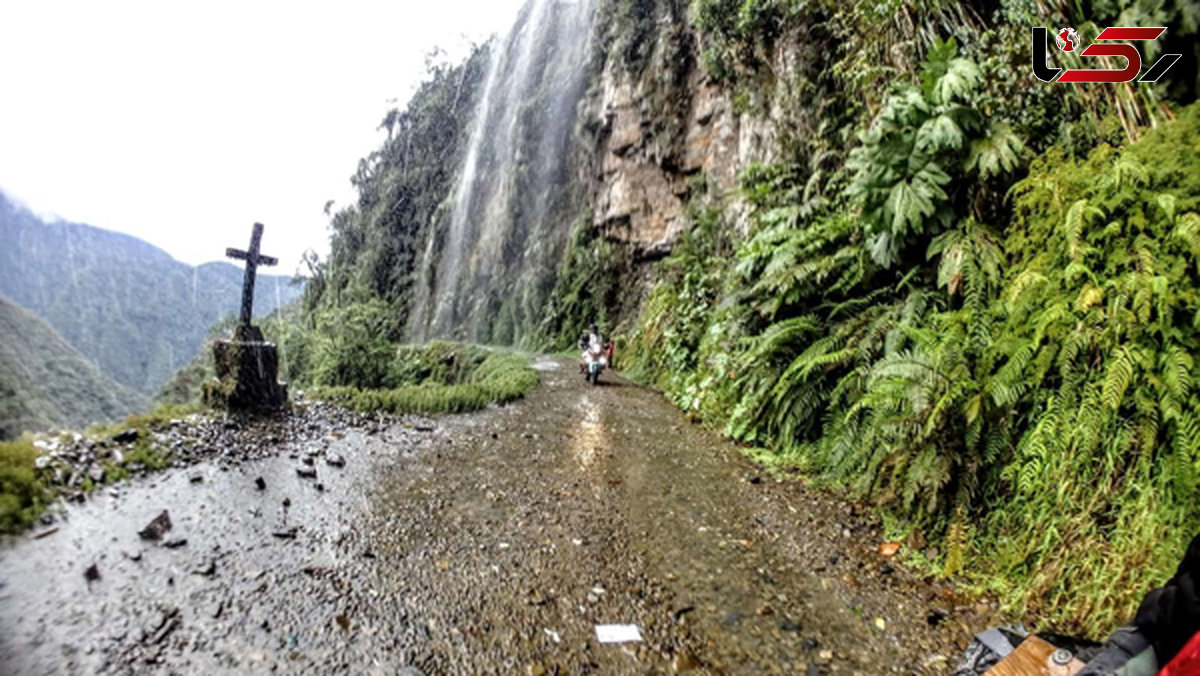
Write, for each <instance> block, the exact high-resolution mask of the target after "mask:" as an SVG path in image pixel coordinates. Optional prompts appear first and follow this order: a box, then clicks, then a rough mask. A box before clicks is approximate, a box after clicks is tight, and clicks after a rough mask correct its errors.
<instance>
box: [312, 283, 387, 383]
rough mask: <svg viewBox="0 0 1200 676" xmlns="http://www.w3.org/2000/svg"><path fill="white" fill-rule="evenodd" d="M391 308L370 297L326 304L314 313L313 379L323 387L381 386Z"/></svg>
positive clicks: (385, 377)
mask: <svg viewBox="0 0 1200 676" xmlns="http://www.w3.org/2000/svg"><path fill="white" fill-rule="evenodd" d="M391 321H392V319H391V312H390V310H389V308H388V306H387V304H386V303H384V302H382V301H379V300H373V301H368V302H363V303H355V304H352V305H346V306H344V307H333V308H326V309H324V310H322V311H320V312H319V313H318V314H317V330H316V338H315V343H316V344H315V348H314V355H313V382H314V383H315V384H317V385H319V386H324V387H367V388H377V387H383V386H384V385H385V384H386V382H387V380H388V370H389V368H390V367H391V363H392V354H393V350H394V348H393V346H392V343H390V342H389V341H388V337H387V336H388V328H389V327H390V326H391Z"/></svg>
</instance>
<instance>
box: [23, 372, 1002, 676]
mask: <svg viewBox="0 0 1200 676" xmlns="http://www.w3.org/2000/svg"><path fill="white" fill-rule="evenodd" d="M538 367H539V369H540V370H542V379H543V384H542V386H541V387H539V388H538V389H537V390H535V391H534V392H533V393H532V394H531V395H529V396H528V397H527V398H526V399H525V400H523V401H520V402H517V403H515V404H513V405H510V406H507V407H502V408H491V409H488V410H485V411H481V412H478V413H474V414H467V415H461V416H447V417H443V418H439V419H436V420H433V421H430V420H417V419H397V420H393V421H388V422H385V423H382V424H380V423H377V422H372V423H369V424H363V423H362V421H361V420H358V421H357V424H348V423H340V424H339V423H338V421H344V420H347V419H351V420H354V419H353V418H350V417H338V416H331V415H330V414H329V412H328V411H327V410H325V409H324V408H323V407H313V408H312V409H310V410H309V411H307V412H304V413H301V414H298V415H299V416H308V417H315V418H316V419H315V420H312V421H303V420H302V421H295V420H293V421H290V422H289V423H288V424H289V425H291V427H290V428H289V429H295V428H297V427H299V428H302V429H317V430H320V435H309V437H310V438H306V439H303V440H296V439H290V440H289V439H287V438H280V437H279V435H277V434H276V435H273V436H274V437H275V440H274V441H267V442H264V444H263V447H262V448H260V449H258V451H257V452H255V453H254V454H253V457H251V458H250V459H247V460H245V461H242V462H225V461H224V460H222V461H218V460H216V459H214V460H213V461H211V462H201V463H200V464H198V465H195V466H193V467H191V468H188V469H183V468H180V469H172V470H168V471H166V472H163V473H161V474H158V475H152V476H149V477H146V478H141V479H137V480H135V481H132V482H129V483H127V484H124V485H123V486H122V488H121V489H120V490H119V491H116V492H113V493H109V492H107V491H104V492H99V493H98V494H97V495H96V496H94V497H92V498H91V499H89V500H88V501H87V502H86V503H85V504H83V505H80V506H77V507H71V508H70V511H69V512H68V518H67V519H66V520H65V521H62V522H60V523H58V524H56V525H55V527H56V528H57V529H58V530H57V531H54V532H50V533H49V534H48V535H46V536H45V537H41V538H38V537H36V536H37V535H38V531H36V530H35V531H34V532H31V533H30V534H29V535H26V536H22V537H19V538H15V539H13V540H12V541H11V542H9V543H7V544H6V545H4V546H3V548H0V665H3V666H0V670H8V671H7V672H5V673H12V674H42V673H45V674H73V673H108V674H127V673H136V674H142V673H147V674H157V673H164V674H165V673H172V672H178V673H205V674H222V673H228V674H233V673H238V674H241V673H265V672H273V673H297V674H299V673H352V674H359V673H377V674H389V675H394V674H398V673H406V674H417V673H420V674H425V675H426V676H435V675H436V674H590V673H595V674H645V673H663V674H668V673H695V674H706V673H707V674H795V673H801V674H893V673H895V674H925V673H929V674H940V673H946V672H948V671H949V669H950V667H951V666H952V664H953V662H954V661H955V660H956V659H957V655H958V653H959V650H960V648H961V647H962V646H964V645H965V641H966V639H967V637H968V636H969V635H970V633H971V632H972V631H974V630H977V629H979V628H982V626H983V624H984V623H985V622H986V618H982V617H980V616H979V615H978V614H977V613H980V612H984V613H986V612H987V609H980V608H977V607H976V606H974V605H965V604H962V605H960V603H959V602H957V601H956V598H955V597H954V595H953V594H952V593H951V592H950V590H948V589H945V588H942V587H940V586H938V585H934V584H930V583H927V582H924V581H922V580H920V579H918V578H916V577H915V576H914V575H912V574H910V573H908V572H906V571H905V570H904V569H903V568H901V567H899V566H897V565H896V564H895V560H894V559H889V558H885V557H883V556H881V555H880V554H879V553H877V551H876V547H877V545H878V544H879V543H880V542H881V536H880V534H879V532H878V529H877V526H876V525H874V522H873V520H872V519H871V518H870V516H869V511H868V510H865V509H860V508H858V507H856V506H854V505H850V504H848V503H844V502H840V501H837V500H835V499H832V498H828V497H824V496H822V495H820V494H818V493H816V492H813V491H809V490H806V489H804V488H803V487H802V486H801V485H800V484H799V483H798V482H790V481H785V482H780V481H777V480H775V479H772V478H766V477H764V476H763V475H762V474H761V473H760V472H759V471H758V470H757V468H756V467H755V466H754V465H753V464H752V463H751V462H750V461H748V460H747V459H745V458H744V457H743V456H742V455H741V454H740V453H739V452H738V451H737V449H736V448H734V447H733V446H732V445H731V444H729V443H728V442H727V441H723V440H721V439H720V438H719V437H718V436H716V435H714V434H712V433H710V432H707V431H704V430H702V429H700V428H699V427H697V426H694V425H690V424H688V423H687V422H686V421H685V419H684V418H683V416H682V415H681V414H680V413H679V412H678V411H677V410H676V409H674V408H673V407H671V405H670V404H669V403H668V402H666V401H665V400H663V398H662V397H661V396H659V395H658V394H656V393H654V392H652V391H650V390H647V389H644V388H640V387H636V386H633V385H630V384H628V383H626V382H623V381H621V380H620V379H619V378H618V377H616V376H615V375H613V374H611V373H608V374H605V376H604V382H602V385H601V386H600V387H591V386H589V385H587V384H585V383H584V381H583V378H582V377H579V376H577V374H576V373H575V370H574V365H573V364H569V363H565V362H557V361H551V360H546V359H543V360H540V361H539V362H538ZM264 424H266V423H264ZM274 424H278V423H274ZM251 433H252V431H248V432H247V434H251ZM262 436H263V438H270V437H271V435H266V434H264V435H262ZM223 457H224V456H223ZM197 477H199V479H200V480H196V479H197ZM164 510H168V511H169V518H170V522H171V526H170V530H169V532H168V531H164V533H166V535H165V537H164V539H162V540H147V539H143V538H141V537H139V531H142V530H143V529H144V528H146V527H147V524H149V523H150V522H151V521H152V520H153V519H155V517H157V516H159V515H160V514H161V513H162V512H163V511H164ZM160 524H161V522H160ZM169 544H171V545H176V546H174V547H168V546H167V545H169ZM601 624H632V625H636V626H637V627H638V630H639V632H640V634H641V636H642V638H643V641H642V642H634V643H620V644H602V643H599V642H598V641H597V637H596V630H595V627H596V625H601Z"/></svg>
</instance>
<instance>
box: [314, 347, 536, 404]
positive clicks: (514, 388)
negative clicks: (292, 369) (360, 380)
mask: <svg viewBox="0 0 1200 676" xmlns="http://www.w3.org/2000/svg"><path fill="white" fill-rule="evenodd" d="M398 352H399V354H400V355H401V356H400V357H398V361H401V362H402V363H403V364H404V366H405V368H404V369H397V370H396V372H395V373H401V372H403V373H404V374H406V376H407V377H408V378H409V380H405V381H399V382H397V383H396V385H395V386H394V387H391V388H387V389H372V388H365V389H360V388H356V387H317V388H314V389H313V390H311V391H310V392H309V394H310V396H312V397H313V398H315V399H323V400H328V401H334V402H337V403H339V404H342V405H344V406H346V407H348V408H352V409H354V410H357V411H364V412H373V411H384V412H387V413H424V414H440V413H465V412H468V411H475V410H478V409H481V408H483V407H485V406H487V405H489V404H503V403H507V402H510V401H513V400H515V399H519V398H520V397H522V396H524V395H525V394H526V393H527V392H529V391H530V390H532V389H533V388H534V387H536V386H537V384H538V382H539V378H538V375H537V372H536V371H534V370H533V369H532V368H531V367H530V366H529V363H528V360H527V359H526V358H524V357H521V356H519V355H516V354H511V353H504V352H490V353H489V352H488V351H487V350H484V349H483V348H480V347H475V346H471V345H460V344H453V343H432V344H430V345H429V346H403V347H401V348H400V349H399V351H398ZM485 354H486V357H483V358H480V357H481V356H482V355H485ZM450 355H453V359H452V360H448V359H447V357H448V356H450ZM448 362H450V363H448ZM467 365H473V366H471V367H470V368H467Z"/></svg>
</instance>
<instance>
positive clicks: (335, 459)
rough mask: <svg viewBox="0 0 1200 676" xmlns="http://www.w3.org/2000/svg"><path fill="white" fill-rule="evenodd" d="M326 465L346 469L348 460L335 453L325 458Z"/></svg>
mask: <svg viewBox="0 0 1200 676" xmlns="http://www.w3.org/2000/svg"><path fill="white" fill-rule="evenodd" d="M325 464H326V465H329V466H330V467H345V466H346V459H345V458H343V457H342V456H340V455H338V454H336V453H335V454H333V455H330V456H328V457H327V458H325Z"/></svg>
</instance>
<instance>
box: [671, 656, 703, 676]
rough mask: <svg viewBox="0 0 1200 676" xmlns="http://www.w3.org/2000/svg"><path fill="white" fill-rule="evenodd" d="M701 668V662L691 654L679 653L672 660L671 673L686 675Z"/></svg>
mask: <svg viewBox="0 0 1200 676" xmlns="http://www.w3.org/2000/svg"><path fill="white" fill-rule="evenodd" d="M699 668H700V660H698V659H696V656H695V655H693V654H691V653H677V654H676V655H675V658H674V659H672V660H671V671H672V672H673V673H676V674H686V673H688V672H690V671H695V670H697V669H699Z"/></svg>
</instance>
